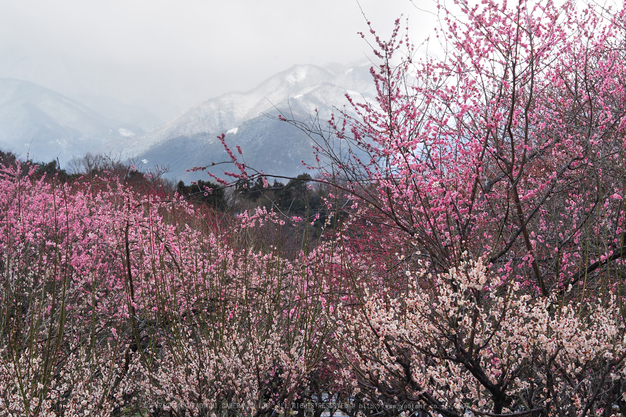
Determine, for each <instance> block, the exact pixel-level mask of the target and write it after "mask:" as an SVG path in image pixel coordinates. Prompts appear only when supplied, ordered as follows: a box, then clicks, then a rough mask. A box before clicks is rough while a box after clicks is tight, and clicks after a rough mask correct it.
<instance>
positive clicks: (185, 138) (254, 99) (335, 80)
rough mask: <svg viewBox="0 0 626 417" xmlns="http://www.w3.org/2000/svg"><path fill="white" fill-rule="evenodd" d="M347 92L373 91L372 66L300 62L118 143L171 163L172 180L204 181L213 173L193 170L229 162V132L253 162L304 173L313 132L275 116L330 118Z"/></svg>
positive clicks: (129, 153) (124, 151)
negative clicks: (221, 138)
mask: <svg viewBox="0 0 626 417" xmlns="http://www.w3.org/2000/svg"><path fill="white" fill-rule="evenodd" d="M346 93H349V94H350V95H351V96H353V97H354V98H355V99H357V100H359V99H362V97H363V96H364V97H368V96H371V95H372V94H373V93H374V91H373V85H372V82H371V77H370V74H369V68H368V67H365V66H360V67H354V68H347V67H341V66H334V67H327V68H320V67H316V66H313V65H299V66H294V67H292V68H290V69H289V70H287V71H284V72H281V73H279V74H277V75H275V76H273V77H271V78H270V79H268V80H266V81H265V82H263V83H262V84H260V85H259V86H258V87H256V88H255V89H253V90H250V91H248V92H244V93H228V94H224V95H222V96H220V97H217V98H213V99H209V100H207V101H205V102H203V103H200V104H198V105H197V106H194V107H192V108H190V109H188V110H187V111H185V112H183V113H182V114H181V115H179V116H178V117H177V118H175V119H173V120H171V121H169V122H167V123H166V124H164V125H163V126H161V127H160V128H158V129H155V130H154V131H152V132H150V133H148V134H146V135H144V136H141V137H136V138H133V139H132V140H129V141H126V142H124V143H120V144H118V147H117V148H116V149H117V152H119V153H120V154H121V155H122V156H123V157H124V158H134V159H140V160H147V161H148V162H147V163H148V165H153V164H156V165H160V166H169V167H170V174H169V176H170V177H172V178H177V179H185V180H190V179H199V178H206V174H203V173H188V172H186V170H187V169H189V168H191V167H193V166H204V165H207V164H210V163H211V162H218V161H224V160H227V154H226V153H225V152H224V150H223V146H222V144H221V143H220V141H219V140H217V139H216V136H217V135H219V134H221V133H228V135H227V143H229V145H230V146H231V147H232V148H233V149H234V147H235V145H240V146H241V148H242V149H243V152H244V157H245V158H246V163H247V165H248V166H252V167H254V168H257V169H259V170H264V171H266V172H269V171H271V172H272V173H276V174H280V175H297V174H299V173H302V172H303V171H304V170H305V168H304V167H303V166H302V162H301V161H302V160H305V161H306V162H308V163H311V162H313V160H314V157H313V154H312V150H311V142H310V140H309V138H308V137H307V135H306V134H304V133H303V132H301V131H299V130H298V129H296V128H294V127H292V126H289V125H288V124H286V123H284V122H280V121H278V120H277V119H276V116H277V115H278V114H279V113H283V114H288V115H290V117H292V118H295V119H297V120H302V121H307V120H309V118H310V117H315V114H316V111H317V112H318V113H317V114H318V115H319V117H320V118H321V119H322V120H324V119H326V118H328V117H329V116H330V114H331V113H332V112H333V111H335V109H336V108H342V106H344V105H346V104H347V100H346V98H345V95H346ZM220 169H221V167H220V168H216V169H214V170H220ZM226 169H227V170H228V169H229V168H226ZM230 169H231V170H232V168H230Z"/></svg>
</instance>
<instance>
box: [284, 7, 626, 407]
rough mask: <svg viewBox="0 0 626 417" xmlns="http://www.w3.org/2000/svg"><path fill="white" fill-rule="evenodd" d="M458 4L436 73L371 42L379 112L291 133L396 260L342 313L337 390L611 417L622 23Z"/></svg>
mask: <svg viewBox="0 0 626 417" xmlns="http://www.w3.org/2000/svg"><path fill="white" fill-rule="evenodd" d="M456 4H457V6H458V8H459V9H460V15H458V14H457V15H454V14H452V13H450V12H449V11H448V10H446V8H445V7H444V6H443V5H440V6H439V10H440V17H441V21H442V22H443V28H442V29H441V30H439V31H438V32H437V38H438V39H439V40H440V41H441V42H442V44H443V45H445V47H446V49H445V50H446V53H445V55H444V56H443V57H442V58H437V57H432V56H427V57H425V58H421V59H418V58H417V56H416V54H415V49H414V47H413V46H412V45H411V44H410V42H409V39H408V38H407V37H403V36H401V31H400V23H399V21H398V22H397V24H396V30H395V32H394V33H393V35H392V36H391V39H390V40H389V41H383V40H382V39H380V38H379V37H378V36H377V35H376V33H375V31H374V30H373V29H372V30H371V35H372V36H373V39H374V40H373V42H372V46H373V48H374V54H375V55H376V57H377V58H378V59H379V60H380V62H381V63H380V65H378V66H377V67H374V68H372V71H371V72H372V75H373V77H374V82H375V83H376V87H377V91H378V96H377V97H376V100H375V101H373V102H366V103H363V102H357V101H353V102H352V105H353V108H352V110H353V111H354V112H356V114H357V115H358V116H356V117H354V116H350V114H354V113H348V112H344V113H342V114H341V115H339V116H338V117H333V118H332V119H331V120H330V121H329V126H330V129H328V128H327V127H325V126H304V128H305V130H307V131H308V132H310V133H311V136H312V138H313V139H314V140H316V142H317V151H318V153H319V154H320V160H330V161H332V162H333V165H332V170H327V169H324V168H322V171H323V175H325V177H324V178H325V181H328V182H331V181H332V178H334V176H336V175H337V173H338V174H339V176H340V177H341V178H342V179H343V180H344V182H342V183H340V184H339V185H337V187H338V188H339V189H341V190H342V191H343V192H345V193H346V194H349V195H350V196H351V197H352V198H356V199H357V201H358V202H359V204H360V207H361V212H360V213H361V215H362V216H363V219H364V220H363V223H362V224H363V225H364V226H365V227H364V228H363V229H361V231H360V232H359V234H358V236H359V237H360V238H361V239H365V241H366V242H367V241H368V240H370V241H371V239H368V237H367V236H368V234H370V231H374V232H375V233H376V235H371V234H370V236H376V237H377V239H375V240H376V241H377V242H380V241H381V240H380V236H381V235H380V231H381V230H384V231H385V232H384V234H385V235H386V237H387V239H386V240H385V243H384V244H383V245H381V246H382V250H383V251H384V252H385V253H386V254H387V258H389V256H390V255H391V254H395V255H396V258H395V262H379V263H376V262H371V261H370V259H369V258H368V259H367V262H366V264H367V266H368V267H369V268H370V271H369V272H368V273H369V274H370V275H371V276H373V277H375V279H376V281H375V282H376V283H383V284H384V283H387V284H386V285H387V288H388V289H387V290H385V289H384V287H383V288H381V287H378V286H377V287H375V288H376V289H373V286H372V285H371V283H367V282H363V281H361V282H356V284H355V285H356V287H355V289H356V291H355V294H357V295H359V298H358V300H357V301H355V300H354V298H351V299H350V302H349V303H345V302H344V303H340V304H339V308H338V310H337V311H338V313H337V314H338V316H337V318H338V320H339V323H340V325H339V330H338V332H337V338H336V354H337V355H338V356H339V357H341V358H342V360H343V363H344V364H345V365H346V366H347V368H346V369H344V370H343V372H348V369H350V371H349V373H348V374H346V380H345V381H346V383H348V382H355V381H358V383H357V384H356V390H357V391H360V392H366V393H367V394H368V395H370V396H371V399H372V400H374V401H377V400H383V401H385V402H386V403H397V402H399V401H409V402H413V403H416V404H420V405H422V406H423V407H424V410H425V411H426V412H428V413H438V414H443V415H450V416H452V415H455V416H459V415H463V414H466V413H468V412H471V413H474V414H479V415H503V414H508V415H525V414H534V413H545V414H549V415H585V414H587V413H604V415H607V416H608V415H611V414H613V413H614V412H616V410H620V412H621V413H624V411H625V410H626V408H624V406H625V405H626V404H625V403H624V401H623V398H622V397H621V394H620V393H621V392H622V390H623V372H624V371H623V370H624V321H623V310H622V307H621V305H622V304H623V293H622V288H623V283H624V259H625V258H626V240H625V239H626V235H625V234H624V225H623V222H624V218H625V214H626V212H625V206H624V198H625V197H626V196H625V192H626V176H625V175H624V174H625V173H626V171H625V168H626V164H625V162H626V160H625V151H626V142H625V140H626V135H625V133H626V118H625V117H624V116H625V114H626V113H625V111H626V96H625V90H624V86H625V85H626V67H625V66H624V65H623V63H624V62H626V56H625V55H626V49H625V48H624V45H625V40H626V38H625V37H624V24H623V22H624V18H625V17H626V12H625V9H624V7H621V8H619V9H617V10H609V11H608V12H607V9H603V8H600V7H598V6H594V5H586V4H583V5H578V4H575V3H574V2H564V3H563V4H561V5H557V4H555V3H554V2H551V1H541V2H539V1H537V2H533V1H526V0H520V1H518V2H515V3H514V4H512V5H511V4H509V3H507V2H503V3H501V2H496V1H490V0H486V1H482V2H481V3H480V4H473V3H472V2H469V1H464V0H461V1H458V2H456ZM282 118H283V119H285V120H287V119H286V117H285V116H282ZM291 122H292V123H294V124H296V125H300V126H302V125H301V124H299V123H298V122H297V121H291ZM329 131H330V132H331V134H329V133H328V132H329ZM338 143H339V144H340V145H341V149H342V152H338V151H337V149H338V148H339V145H338ZM352 236H354V234H353V235H352ZM352 262H353V268H354V270H355V271H356V272H355V273H356V274H363V271H362V270H361V271H358V268H359V266H357V265H361V263H359V262H354V261H352ZM407 277H408V279H407ZM398 282H406V283H407V285H406V286H405V291H404V292H402V291H400V288H399V287H398V285H397V283H398ZM361 294H363V295H361ZM505 335H508V336H505ZM339 373H341V372H339Z"/></svg>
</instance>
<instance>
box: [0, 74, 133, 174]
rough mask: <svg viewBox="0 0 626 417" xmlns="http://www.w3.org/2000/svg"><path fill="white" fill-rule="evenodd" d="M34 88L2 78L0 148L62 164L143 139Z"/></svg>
mask: <svg viewBox="0 0 626 417" xmlns="http://www.w3.org/2000/svg"><path fill="white" fill-rule="evenodd" d="M142 133H143V131H142V130H141V128H139V127H136V126H134V125H131V124H128V123H122V122H118V121H116V120H112V119H109V118H106V117H104V116H102V115H101V114H99V113H97V112H96V111H94V110H92V109H90V108H88V107H86V106H85V105H83V104H81V103H79V102H77V101H75V100H72V99H70V98H68V97H66V96H64V95H62V94H60V93H57V92H55V91H52V90H49V89H47V88H45V87H42V86H39V85H37V84H34V83H31V82H27V81H21V80H15V79H8V78H0V149H2V150H5V151H7V150H8V151H12V152H14V153H16V154H18V155H19V156H21V157H23V158H25V157H26V156H27V155H28V157H29V158H30V159H33V160H37V161H44V162H48V161H51V160H53V159H56V158H58V159H59V161H60V162H61V164H64V163H65V162H67V161H69V160H70V159H71V158H72V157H81V156H83V155H84V154H85V153H86V152H92V151H95V150H96V149H99V148H102V147H103V146H104V145H106V144H108V143H110V142H112V141H118V140H121V139H124V138H128V137H133V136H135V135H137V134H142Z"/></svg>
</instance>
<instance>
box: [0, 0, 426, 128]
mask: <svg viewBox="0 0 626 417" xmlns="http://www.w3.org/2000/svg"><path fill="white" fill-rule="evenodd" d="M420 2H421V3H425V4H420ZM359 3H360V6H361V7H362V9H363V11H364V12H365V13H366V15H367V16H368V19H369V20H371V21H372V22H373V24H374V26H375V27H377V28H380V31H381V32H382V33H383V34H384V35H385V36H386V34H388V33H389V32H390V29H391V26H392V23H393V21H394V20H395V19H396V18H397V17H399V16H400V15H402V14H403V15H404V16H405V17H409V18H410V19H411V22H412V26H413V28H415V29H416V33H418V36H422V35H424V34H423V32H419V29H421V30H423V28H424V27H425V25H424V21H425V19H427V17H425V16H426V15H425V14H424V13H423V12H420V11H419V10H418V9H417V8H416V6H415V5H414V4H412V3H411V1H410V0H360V2H359ZM359 3H357V1H356V0H54V1H50V0H19V1H16V0H0V77H12V78H20V79H25V80H29V81H33V82H36V83H38V84H41V85H44V86H46V87H48V88H51V89H54V90H57V91H59V92H61V93H64V94H67V95H70V96H77V95H103V96H110V97H113V98H116V99H118V100H120V101H122V102H124V103H125V104H135V105H141V106H144V107H147V108H150V109H151V110H153V111H157V112H159V113H160V116H162V117H167V116H171V115H173V114H175V113H177V112H179V111H182V110H183V109H184V108H186V107H189V106H191V105H194V104H196V103H198V102H200V101H202V100H205V99H207V98H210V97H214V96H217V95H219V94H222V93H225V92H228V91H245V90H248V89H251V88H253V87H255V86H256V85H258V84H259V83H260V82H262V81H263V80H264V79H266V78H268V77H269V76H271V75H273V74H275V73H277V72H279V71H282V70H285V69H287V68H289V67H291V66H292V65H294V64H317V65H325V64H327V63H330V62H338V63H344V64H348V63H350V62H353V61H356V60H360V59H363V58H365V57H366V56H371V53H370V51H369V50H368V47H367V44H366V43H365V42H364V41H363V40H362V39H360V37H359V35H357V32H359V31H366V30H367V27H366V25H365V20H364V18H363V16H362V15H361V11H360V9H359ZM415 3H416V4H417V5H419V6H420V7H421V8H429V9H432V2H431V1H429V0H416V1H415Z"/></svg>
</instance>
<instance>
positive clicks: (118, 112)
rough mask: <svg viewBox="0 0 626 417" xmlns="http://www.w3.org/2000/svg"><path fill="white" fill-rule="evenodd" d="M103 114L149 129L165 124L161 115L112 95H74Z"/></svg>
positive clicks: (76, 98)
mask: <svg viewBox="0 0 626 417" xmlns="http://www.w3.org/2000/svg"><path fill="white" fill-rule="evenodd" d="M73 98H74V99H75V100H76V101H78V102H80V103H82V104H84V105H86V106H87V107H89V108H90V109H93V110H95V111H97V112H98V113H100V114H101V115H103V116H105V117H107V118H109V119H112V120H117V121H119V122H122V123H126V124H129V125H134V126H139V127H140V128H141V129H142V130H144V131H146V132H147V131H149V130H151V129H154V128H155V127H158V126H160V125H162V124H163V122H164V120H162V119H161V118H160V117H159V116H157V115H156V114H154V113H152V112H151V111H149V110H146V109H144V108H143V107H139V106H132V105H128V104H124V103H122V102H121V101H119V100H116V99H114V98H112V97H104V96H89V95H79V96H75V97H73Z"/></svg>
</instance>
